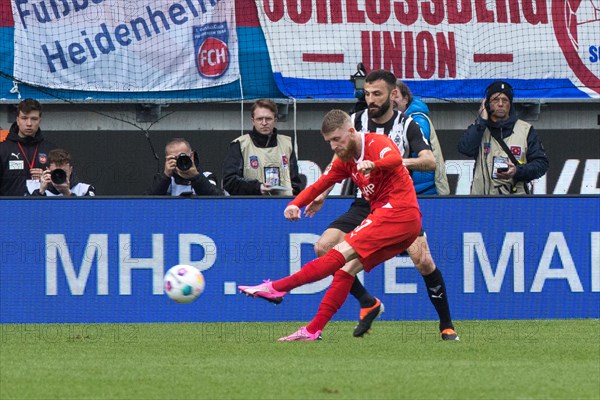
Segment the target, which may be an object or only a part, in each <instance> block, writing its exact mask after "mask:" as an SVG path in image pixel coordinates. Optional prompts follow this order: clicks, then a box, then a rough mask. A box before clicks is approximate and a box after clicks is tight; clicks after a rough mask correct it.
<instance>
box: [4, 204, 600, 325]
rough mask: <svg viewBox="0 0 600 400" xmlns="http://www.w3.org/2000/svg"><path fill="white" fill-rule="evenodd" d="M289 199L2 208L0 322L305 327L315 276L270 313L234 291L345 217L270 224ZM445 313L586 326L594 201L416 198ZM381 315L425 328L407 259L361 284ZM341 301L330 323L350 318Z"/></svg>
mask: <svg viewBox="0 0 600 400" xmlns="http://www.w3.org/2000/svg"><path fill="white" fill-rule="evenodd" d="M288 201H289V199H281V198H280V199H239V198H221V199H172V198H165V199H157V198H137V199H98V198H96V199H75V200H65V199H56V200H55V199H46V200H33V199H32V200H3V201H2V207H1V210H0V214H1V216H2V224H3V228H2V231H1V233H0V238H1V239H0V243H1V246H2V252H1V258H0V260H1V263H0V264H1V267H0V322H1V323H46V322H47V323H50V322H56V323H77V322H85V323H93V322H171V321H172V322H176V321H188V322H199V321H207V322H208V321H211V322H219V321H307V320H310V319H311V318H312V316H313V315H314V313H315V312H316V310H317V307H318V304H319V301H320V300H321V298H322V296H323V293H324V290H325V289H326V287H327V285H328V282H329V281H328V280H324V281H323V282H317V283H314V284H311V285H307V286H305V287H303V288H299V289H297V290H296V291H294V292H292V293H290V294H289V295H288V296H286V298H285V300H284V301H283V303H282V304H281V305H278V306H273V305H272V304H270V303H267V302H265V301H263V300H260V299H251V298H247V297H246V296H243V295H240V294H238V293H237V291H236V286H237V285H238V284H256V283H259V282H261V280H262V279H267V278H270V279H278V278H281V277H283V276H286V275H288V274H289V273H290V272H291V271H295V270H297V269H298V268H300V266H301V265H302V264H304V263H306V262H308V261H310V260H311V259H313V258H314V252H313V243H314V241H315V240H316V239H317V238H318V236H319V235H320V234H321V233H322V232H323V230H325V229H326V228H327V226H328V224H329V223H330V222H331V221H332V220H333V219H334V218H335V217H337V216H338V215H339V214H341V213H343V212H345V211H346V209H347V207H348V206H349V204H350V199H329V200H328V201H327V202H326V204H325V207H324V208H323V210H322V211H321V212H320V213H319V214H317V216H315V217H314V218H312V219H308V218H304V219H302V220H301V221H299V222H296V223H291V222H288V221H286V220H285V219H284V218H283V209H284V208H285V205H286V204H287V202H288ZM419 202H420V205H421V210H422V213H423V218H424V219H423V221H424V228H425V230H426V232H427V237H428V239H429V244H430V247H431V251H432V255H433V258H434V260H435V261H436V264H437V265H438V267H439V268H440V269H441V271H442V272H443V274H444V277H445V280H446V285H447V291H448V296H449V299H450V306H451V310H452V316H453V318H454V319H455V320H469V319H537V318H599V317H600V201H599V199H598V197H559V198H548V197H518V198H516V197H510V198H471V197H457V198H423V199H420V201H419ZM179 263H183V264H192V265H195V266H197V267H198V268H200V269H201V270H203V273H204V276H205V278H206V290H205V292H204V293H203V294H202V295H201V296H200V298H199V299H198V300H196V301H195V302H193V303H190V304H187V305H180V304H176V303H174V302H173V301H171V300H169V299H168V298H167V296H166V295H164V294H163V287H162V278H163V274H164V272H165V271H166V270H167V269H168V268H169V267H171V266H172V265H175V264H179ZM364 281H365V284H366V287H367V288H368V290H369V291H370V292H372V293H373V294H374V295H375V296H377V297H379V298H380V299H381V300H382V301H383V302H384V303H385V305H386V312H385V314H383V316H382V318H383V319H389V320H435V319H437V315H436V314H435V310H434V309H433V306H432V305H431V304H430V302H429V300H428V298H427V295H426V293H425V286H424V283H423V279H422V278H421V277H420V276H419V273H418V272H417V270H416V269H415V268H414V266H413V265H412V264H411V261H410V259H409V258H407V257H396V258H394V259H392V260H389V261H387V262H386V263H385V264H382V265H380V266H378V267H377V268H375V269H374V270H373V271H372V272H371V273H369V274H365V275H364ZM357 315H358V303H357V302H356V300H354V299H353V298H352V297H349V298H348V300H347V302H346V304H345V305H344V306H343V307H342V309H341V310H340V312H339V313H338V314H337V315H336V317H335V318H336V319H340V320H354V319H355V318H356V316H357Z"/></svg>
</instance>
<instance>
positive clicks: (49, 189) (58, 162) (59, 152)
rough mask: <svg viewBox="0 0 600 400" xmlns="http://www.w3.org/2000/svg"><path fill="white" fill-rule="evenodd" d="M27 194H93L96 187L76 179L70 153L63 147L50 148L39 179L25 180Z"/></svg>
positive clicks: (65, 195)
mask: <svg viewBox="0 0 600 400" xmlns="http://www.w3.org/2000/svg"><path fill="white" fill-rule="evenodd" d="M27 194H28V195H30V196H64V197H71V196H95V195H96V189H95V188H94V187H93V186H92V185H88V184H87V183H81V182H79V181H78V180H77V177H76V175H75V173H74V172H73V162H72V160H71V154H69V152H68V151H66V150H63V149H54V150H50V152H49V153H48V168H47V169H46V170H45V171H44V172H43V173H42V176H41V177H40V180H39V181H36V180H30V181H28V182H27Z"/></svg>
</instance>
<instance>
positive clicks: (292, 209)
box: [283, 204, 300, 221]
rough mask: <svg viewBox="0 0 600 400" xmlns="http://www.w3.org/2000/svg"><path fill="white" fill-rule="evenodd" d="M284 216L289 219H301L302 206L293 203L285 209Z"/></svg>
mask: <svg viewBox="0 0 600 400" xmlns="http://www.w3.org/2000/svg"><path fill="white" fill-rule="evenodd" d="M283 216H284V217H285V219H287V220H288V221H298V220H299V219H300V208H298V206H295V205H293V204H290V205H289V206H287V207H286V208H285V210H284V211H283Z"/></svg>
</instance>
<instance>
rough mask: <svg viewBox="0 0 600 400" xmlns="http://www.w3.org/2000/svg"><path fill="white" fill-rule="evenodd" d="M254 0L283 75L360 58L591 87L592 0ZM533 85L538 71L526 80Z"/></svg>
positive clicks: (342, 68) (448, 77)
mask: <svg viewBox="0 0 600 400" xmlns="http://www.w3.org/2000/svg"><path fill="white" fill-rule="evenodd" d="M256 6H257V8H258V15H259V18H260V23H261V26H262V29H263V31H264V33H265V38H266V40H267V45H268V48H269V55H270V57H271V61H272V64H273V71H274V72H275V73H276V74H281V76H282V78H283V80H285V79H286V78H287V79H298V80H315V79H316V80H347V79H348V76H349V75H350V74H352V73H354V72H355V71H356V65H357V63H359V62H362V63H363V64H364V65H365V67H366V69H367V71H371V70H374V69H379V68H383V69H387V70H390V71H392V72H393V73H394V74H395V75H396V77H398V78H401V79H404V80H416V81H431V80H444V81H448V82H450V81H455V80H478V79H487V80H489V79H495V78H499V79H519V80H555V81H558V80H564V81H565V82H566V83H567V84H568V83H569V81H570V82H571V84H572V85H573V86H574V87H577V88H578V89H579V90H582V91H583V92H585V93H587V94H588V95H589V96H591V97H600V43H599V42H598V38H600V1H599V0H576V1H571V0H514V1H497V0H429V1H427V0H426V1H417V0H404V1H396V0H338V1H322V2H321V1H318V0H256ZM298 38H300V39H298ZM292 83H293V85H296V86H295V87H296V88H297V87H300V86H301V85H302V84H303V81H294V82H292ZM525 83H526V82H525ZM307 84H308V85H312V86H313V87H314V82H312V81H310V82H308V83H307ZM533 85H535V86H533ZM290 86H291V85H290ZM479 86H481V83H479ZM547 87H558V88H559V89H561V88H564V84H562V85H561V84H560V83H556V82H555V83H554V84H552V85H548V86H547ZM539 88H540V82H539V81H538V82H536V83H534V84H532V86H531V89H539ZM458 89H461V88H458ZM520 89H523V90H527V89H529V88H528V87H522V86H520ZM313 90H314V89H313ZM307 92H308V91H307ZM467 95H468V94H467ZM551 96H556V93H552V94H551ZM568 96H572V94H571V93H569V94H568ZM459 97H460V95H459Z"/></svg>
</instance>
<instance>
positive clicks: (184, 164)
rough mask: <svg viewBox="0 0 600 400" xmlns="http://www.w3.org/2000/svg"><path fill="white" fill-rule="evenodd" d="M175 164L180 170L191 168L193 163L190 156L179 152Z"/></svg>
mask: <svg viewBox="0 0 600 400" xmlns="http://www.w3.org/2000/svg"><path fill="white" fill-rule="evenodd" d="M176 164H177V168H179V170H181V171H187V170H188V169H190V168H192V166H193V165H194V163H193V162H192V159H191V157H190V156H188V155H187V154H185V153H181V154H180V155H178V156H177V162H176Z"/></svg>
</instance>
